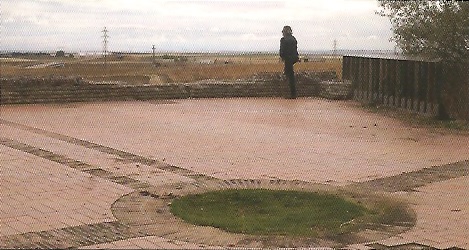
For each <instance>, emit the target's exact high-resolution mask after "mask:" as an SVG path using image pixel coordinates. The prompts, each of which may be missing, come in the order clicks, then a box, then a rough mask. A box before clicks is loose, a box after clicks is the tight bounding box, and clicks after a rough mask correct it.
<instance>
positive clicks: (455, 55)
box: [378, 0, 469, 62]
mask: <svg viewBox="0 0 469 250" xmlns="http://www.w3.org/2000/svg"><path fill="white" fill-rule="evenodd" d="M378 1H379V4H380V6H381V7H382V10H381V11H380V12H379V14H380V15H382V16H386V17H389V18H390V21H391V23H392V30H393V33H394V37H393V40H394V41H395V42H396V43H397V46H398V47H399V48H401V49H402V51H403V53H404V54H407V55H419V56H426V57H429V58H433V59H442V60H443V61H465V62H468V61H469V2H465V1H422V0H416V1H396V0H378Z"/></svg>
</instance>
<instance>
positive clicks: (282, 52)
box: [279, 37, 285, 61]
mask: <svg viewBox="0 0 469 250" xmlns="http://www.w3.org/2000/svg"><path fill="white" fill-rule="evenodd" d="M279 55H280V58H282V61H285V39H284V38H283V37H282V39H280V52H279Z"/></svg>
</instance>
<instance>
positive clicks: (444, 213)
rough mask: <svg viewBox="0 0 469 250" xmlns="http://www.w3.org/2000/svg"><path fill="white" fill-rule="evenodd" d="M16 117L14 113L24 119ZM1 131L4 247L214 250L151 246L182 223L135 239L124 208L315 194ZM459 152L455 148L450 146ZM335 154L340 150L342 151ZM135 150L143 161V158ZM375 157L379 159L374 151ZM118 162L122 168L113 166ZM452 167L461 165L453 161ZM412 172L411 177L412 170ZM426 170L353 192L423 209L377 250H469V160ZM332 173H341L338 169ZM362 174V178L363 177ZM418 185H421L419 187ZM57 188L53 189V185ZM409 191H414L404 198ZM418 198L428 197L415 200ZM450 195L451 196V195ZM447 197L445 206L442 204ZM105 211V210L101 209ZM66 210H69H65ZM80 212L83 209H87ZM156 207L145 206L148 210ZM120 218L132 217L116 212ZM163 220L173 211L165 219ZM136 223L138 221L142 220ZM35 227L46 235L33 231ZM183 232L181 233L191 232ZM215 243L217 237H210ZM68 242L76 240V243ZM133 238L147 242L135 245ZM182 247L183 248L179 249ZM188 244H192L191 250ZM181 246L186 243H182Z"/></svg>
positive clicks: (21, 130)
mask: <svg viewBox="0 0 469 250" xmlns="http://www.w3.org/2000/svg"><path fill="white" fill-rule="evenodd" d="M269 105H270V103H269ZM197 108H198V106H197ZM269 108H271V107H269ZM329 114H330V113H329ZM16 115H17V114H16V113H15V117H16ZM13 120H15V119H13ZM0 132H1V133H2V139H1V140H0V141H1V143H0V155H1V156H2V157H0V164H1V166H2V168H1V171H2V174H1V177H2V182H1V184H0V185H1V186H0V188H1V190H2V193H1V197H2V206H0V215H1V216H0V219H1V223H0V224H1V226H2V227H1V230H0V231H1V235H3V236H2V237H0V243H1V244H0V248H15V247H24V248H33V247H38V248H62V247H64V246H72V245H73V246H72V247H80V246H88V245H91V246H90V247H91V248H99V247H102V246H104V247H105V246H111V247H112V248H119V246H120V247H124V246H133V247H132V248H152V247H151V246H168V247H173V246H176V248H180V247H181V246H188V247H189V246H191V247H190V248H192V247H194V248H197V247H203V246H204V245H203V244H202V245H199V244H197V243H200V242H204V241H205V240H204V237H203V235H205V234H204V233H205V232H207V231H205V232H204V233H202V234H199V235H198V236H197V235H193V234H188V233H187V232H183V231H178V232H176V231H172V232H167V234H162V236H163V238H166V237H167V238H169V240H167V239H165V240H162V238H161V237H150V236H148V235H153V234H155V232H162V231H158V230H160V229H161V228H165V230H167V229H168V228H171V227H172V226H173V224H174V223H172V222H174V221H171V220H169V221H168V223H167V224H162V225H154V224H152V225H150V224H151V223H147V226H146V227H139V229H138V230H136V228H134V226H129V225H128V224H129V223H130V222H129V221H128V218H127V219H125V218H123V217H121V216H123V215H122V214H124V215H125V213H126V212H125V211H126V210H125V209H128V210H127V214H129V213H133V214H134V215H135V216H134V218H139V217H142V214H141V213H140V214H139V213H138V212H137V211H138V210H137V209H139V207H140V208H142V204H151V202H155V201H156V202H163V203H164V204H166V203H167V202H170V200H171V199H172V198H174V197H176V196H177V195H182V194H183V193H185V192H201V191H204V190H210V189H212V188H215V189H223V188H243V187H244V188H246V187H267V188H275V187H279V188H282V189H286V188H291V186H297V187H300V188H305V187H308V186H310V185H311V184H309V183H308V182H301V181H296V182H295V181H293V182H291V181H284V180H275V179H271V180H253V179H236V180H232V179H226V180H218V179H215V178H214V177H211V176H208V175H206V174H201V173H200V172H198V171H195V170H190V169H185V168H180V167H177V166H172V165H169V164H165V163H164V162H160V161H158V160H155V159H153V158H152V157H148V156H147V157H144V156H141V155H139V154H134V153H129V152H126V150H119V149H115V148H112V147H108V146H103V145H101V144H105V143H101V144H98V143H93V142H90V141H87V140H83V139H78V138H74V137H71V136H65V135H61V134H59V133H54V132H50V131H47V130H44V129H38V128H35V127H32V126H25V125H22V124H20V123H13V122H8V121H6V120H2V121H0ZM362 134H363V133H362ZM458 138H459V139H460V143H461V145H463V143H462V141H463V140H464V139H463V138H462V137H458ZM454 143H455V142H454V141H452V142H451V144H450V145H453V144H454ZM458 145H459V144H458ZM333 146H334V147H337V146H338V144H337V143H334V145H333ZM440 148H441V146H440ZM370 149H371V148H370ZM127 150H128V149H127ZM335 150H336V151H337V148H335ZM348 150H350V149H348ZM128 151H133V152H141V151H138V150H128ZM369 153H370V154H376V152H375V151H373V150H372V149H371V151H370V152H369ZM109 157H114V158H115V159H114V160H109V159H106V158H109ZM461 157H465V155H464V154H463V155H462V156H461ZM95 158H99V159H95ZM451 159H453V160H454V159H456V158H455V157H454V156H453V157H451ZM115 160H118V161H115ZM112 161H114V162H112ZM32 163H34V164H32ZM122 164H134V165H140V166H141V167H142V166H143V165H145V164H150V165H149V166H148V165H145V166H144V167H148V168H149V169H151V168H153V170H155V168H157V170H158V171H159V172H157V173H154V172H150V171H148V172H145V173H144V174H147V175H150V174H151V175H155V174H158V173H160V172H166V171H167V172H168V173H170V174H172V175H173V176H178V175H183V176H185V179H182V178H179V179H174V180H173V181H170V182H147V181H146V180H144V179H142V178H137V177H138V176H133V175H128V174H123V173H122V172H121V173H119V172H118V171H117V170H116V169H113V168H112V167H111V166H110V165H117V166H124V165H122ZM408 164H410V163H407V165H408ZM125 166H127V165H125ZM357 166H358V165H357ZM380 169H382V168H380ZM407 169H410V167H408V168H407ZM419 169H421V168H418V169H417V170H415V171H409V172H408V173H405V174H402V175H398V176H397V177H390V178H381V179H378V180H374V181H369V180H370V178H368V179H366V180H365V181H369V182H365V183H363V184H362V185H361V184H358V185H357V186H353V185H352V186H349V187H350V188H364V189H365V190H372V191H373V192H375V191H380V190H381V191H387V192H395V193H393V194H392V196H394V197H399V198H405V199H408V202H409V203H411V204H414V205H413V207H414V209H415V210H416V211H417V213H418V214H419V215H420V216H421V217H419V218H418V220H417V225H416V227H415V229H414V230H411V231H408V232H407V233H404V234H401V235H397V236H394V237H391V238H389V239H388V240H387V241H379V243H377V245H370V244H368V245H369V246H380V245H381V246H387V247H396V246H398V245H402V246H407V247H409V248H410V247H413V246H417V245H420V246H435V247H438V248H449V247H453V246H454V245H455V244H454V242H459V243H458V245H457V246H458V247H462V248H468V246H467V243H464V240H461V239H464V236H463V235H450V234H451V233H454V232H462V233H464V232H466V231H467V228H468V227H467V223H465V221H464V220H461V219H459V220H458V219H456V220H455V217H456V218H467V211H466V210H465V208H466V207H467V204H466V203H467V202H466V201H465V199H458V197H463V196H464V194H465V192H466V190H467V184H466V183H468V182H467V178H468V177H467V161H461V162H458V163H454V164H449V165H446V166H441V167H432V168H429V169H423V170H419ZM331 171H332V172H333V170H331ZM357 171H363V170H360V169H357ZM5 173H6V174H5ZM348 173H351V171H348ZM434 173H442V176H435V174H434ZM458 176H459V177H458ZM32 177H33V178H32ZM272 178H274V177H272ZM188 179H191V180H188ZM371 179H372V178H371ZM412 180H416V181H415V183H414V182H413V181H412ZM49 181H50V182H49ZM394 182H396V183H403V185H404V184H405V185H408V184H409V185H408V187H409V188H408V189H402V188H401V189H399V188H397V189H396V188H395V187H394V186H393V185H392V183H394ZM51 183H53V184H52V185H51ZM158 183H159V184H158ZM410 184H412V185H410ZM422 185H425V186H422ZM313 186H314V185H313ZM322 187H325V185H317V186H314V188H316V189H318V188H322ZM326 187H327V186H326ZM87 190H88V191H87ZM89 190H94V191H96V192H94V191H93V192H91V191H89ZM403 190H405V191H409V192H403ZM413 190H418V191H419V192H413ZM449 190H450V191H451V192H450V193H448V191H449ZM396 191H397V192H396ZM80 195H81V196H80ZM87 195H89V197H88V196H87ZM38 196H39V197H38ZM401 196H402V197H401ZM74 197H77V198H79V200H80V201H81V202H83V203H86V205H84V204H76V203H73V202H72V201H73V198H74ZM120 197H121V198H120ZM441 197H444V198H445V199H441ZM38 198H39V201H40V202H36V203H35V205H34V207H33V206H29V207H28V206H24V201H28V200H33V199H38ZM118 198H120V199H119V200H118V201H117V202H115V203H114V205H113V206H112V208H111V206H110V204H111V203H113V202H114V201H115V200H116V199H118ZM126 199H127V201H129V200H130V203H122V202H123V201H125V200H126ZM3 201H8V202H3ZM456 201H457V202H456ZM96 202H102V203H99V204H97V203H96ZM132 202H133V203H132ZM129 204H133V206H130V207H129V206H128V205H129ZM435 204H437V205H436V210H435V208H434V207H435ZM66 205H69V206H70V207H64V206H66ZM21 206H24V207H25V209H24V210H21V209H19V208H21ZM150 207H151V206H150ZM74 208H80V209H81V208H83V209H84V210H79V209H74ZM148 208H149V207H146V209H148ZM109 209H112V210H113V216H116V217H115V218H114V217H111V216H109V217H107V215H106V216H104V217H103V216H102V214H103V213H107V212H108V211H109ZM119 209H123V210H121V212H117V210H119ZM140 211H141V210H140ZM153 212H155V211H153ZM156 212H157V214H156V215H155V213H153V214H152V213H150V212H149V211H148V212H145V213H144V214H145V215H146V216H150V219H151V220H153V219H154V220H160V219H161V218H160V217H158V211H156ZM160 212H164V210H161V211H160ZM16 213H18V214H16ZM114 213H115V215H114ZM5 215H7V216H5ZM152 216H153V217H152ZM155 216H156V217H155ZM117 217H118V218H117ZM145 218H147V217H145ZM151 220H150V221H151ZM448 221H450V222H451V225H452V226H455V227H456V229H451V228H445V227H444V226H445V222H448ZM124 222H125V223H124ZM140 222H142V221H140ZM143 222H144V221H143ZM134 223H135V224H137V223H139V222H138V221H134ZM435 223H437V225H441V226H442V228H441V229H436V228H433V227H434V225H435ZM5 225H6V226H5ZM34 225H40V226H44V225H46V226H45V227H41V228H33V227H35V226H34ZM178 225H182V223H180V224H178ZM140 226H142V225H140ZM116 228H120V229H116ZM125 228H127V229H125ZM129 228H130V229H132V230H130V231H131V232H129V231H127V230H128V229H129ZM71 229H73V230H75V229H76V231H74V234H76V235H78V238H79V239H78V240H76V241H74V240H75V239H72V240H70V239H68V240H65V238H66V237H65V236H64V235H68V234H66V232H67V231H68V230H71ZM430 229H431V230H430ZM429 230H430V231H429ZM80 232H81V233H80ZM99 232H106V234H105V235H103V234H100V233H99ZM199 232H200V231H199ZM107 233H109V235H108V236H106V235H107ZM210 233H212V232H210ZM157 234H159V233H157ZM93 235H97V236H99V238H100V239H103V240H102V241H95V243H93V242H88V241H81V240H82V239H83V238H87V237H91V238H93V237H94V236H93ZM119 235H123V237H122V238H119V237H118V236H119ZM207 235H210V234H209V233H208V232H207ZM67 237H72V236H70V235H68V236H67ZM133 237H138V238H135V239H131V238H133ZM173 238H174V239H179V240H171V239H173ZM45 239H49V241H45ZM215 239H216V240H217V242H218V243H219V244H221V245H223V244H228V246H229V244H230V243H229V240H230V241H232V242H233V241H236V240H237V238H236V237H235V236H234V235H229V236H227V238H226V239H225V238H222V239H218V238H213V239H212V242H211V243H210V244H211V245H213V244H218V243H217V242H215ZM223 240H226V242H223ZM72 241H73V242H72ZM184 241H190V242H193V243H192V244H190V243H184ZM64 242H66V243H64ZM67 242H69V243H67ZM70 242H72V243H70ZM174 242H179V243H178V244H173V243H174ZM93 244H97V245H93ZM243 244H244V245H249V246H261V244H262V242H257V241H243V242H242V243H239V245H243ZM464 244H466V245H464ZM3 246H4V247H3ZM178 246H179V247H178ZM369 246H368V247H367V246H366V245H361V246H356V248H351V249H366V248H370V247H369Z"/></svg>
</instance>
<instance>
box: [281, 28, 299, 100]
mask: <svg viewBox="0 0 469 250" xmlns="http://www.w3.org/2000/svg"><path fill="white" fill-rule="evenodd" d="M282 34H283V37H282V38H281V39H280V58H282V61H283V62H284V63H285V68H284V74H285V75H286V76H287V78H288V84H289V86H290V98H291V99H295V98H296V97H297V93H296V84H295V72H294V71H293V64H295V63H296V62H298V59H299V58H298V50H297V49H298V48H297V41H296V38H295V37H294V36H293V31H292V29H291V27H290V26H285V27H283V30H282Z"/></svg>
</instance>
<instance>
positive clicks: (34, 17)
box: [0, 0, 395, 52]
mask: <svg viewBox="0 0 469 250" xmlns="http://www.w3.org/2000/svg"><path fill="white" fill-rule="evenodd" d="M378 9H379V6H378V1H376V0H1V1H0V51H57V50H64V51H66V52H99V51H102V50H103V47H104V46H103V40H104V39H103V32H102V31H103V30H104V27H106V29H107V30H108V33H107V35H108V36H109V38H108V50H109V51H121V52H151V51H152V46H153V45H155V48H156V51H175V52H176V51H177V52H221V51H252V52H254V51H278V47H279V44H280V38H281V35H282V34H281V30H282V28H283V26H284V25H290V26H291V27H292V29H293V35H294V36H295V37H296V39H297V40H298V49H299V50H300V51H314V50H332V49H333V44H334V40H336V41H337V43H336V44H337V45H336V47H337V49H354V50H393V49H394V45H395V44H394V42H391V41H390V38H391V36H392V32H391V24H390V22H389V20H388V18H386V17H381V16H379V15H377V14H376V13H375V12H376V11H377V10H378Z"/></svg>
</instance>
